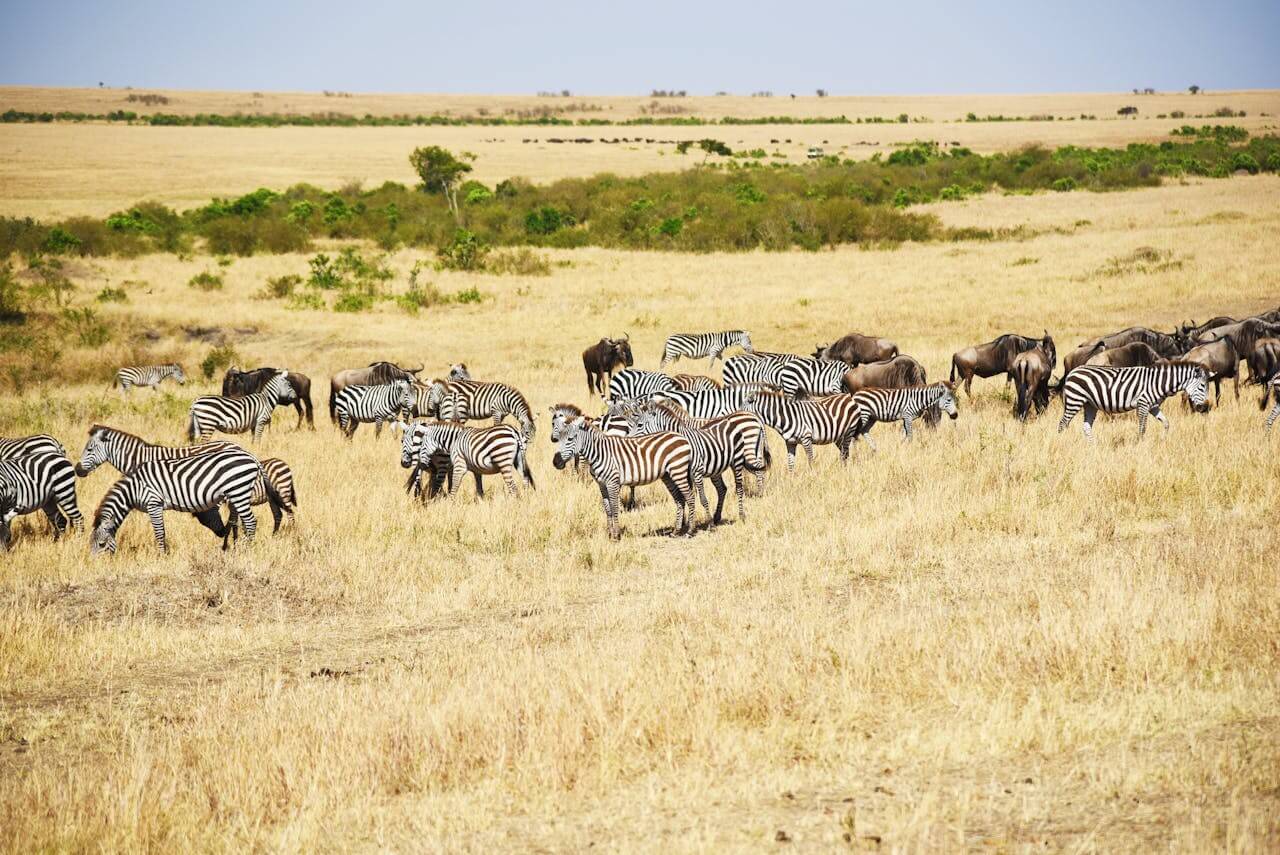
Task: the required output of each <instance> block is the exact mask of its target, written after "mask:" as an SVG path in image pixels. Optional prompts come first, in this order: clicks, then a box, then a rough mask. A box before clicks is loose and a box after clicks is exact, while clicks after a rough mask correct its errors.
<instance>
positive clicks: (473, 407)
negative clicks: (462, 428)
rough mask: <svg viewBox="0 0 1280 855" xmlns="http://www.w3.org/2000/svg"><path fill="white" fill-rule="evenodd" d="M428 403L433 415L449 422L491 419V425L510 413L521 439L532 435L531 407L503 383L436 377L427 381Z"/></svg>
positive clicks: (500, 421)
mask: <svg viewBox="0 0 1280 855" xmlns="http://www.w3.org/2000/svg"><path fill="white" fill-rule="evenodd" d="M428 406H429V407H430V408H431V411H432V414H433V415H435V416H436V417H437V418H439V419H441V420H442V421H449V422H465V421H471V420H474V419H488V418H492V419H493V423H494V424H495V425H500V424H502V420H503V418H505V417H506V416H508V415H510V416H512V417H513V418H515V420H516V421H517V422H519V423H520V429H521V431H522V432H523V433H524V437H525V439H526V440H529V439H532V438H533V433H534V423H533V410H531V409H530V408H529V402H528V401H527V400H525V397H524V395H522V394H520V392H519V390H517V389H515V388H513V387H511V386H508V385H507V384H506V383H484V382H480V381H477V380H453V381H450V382H448V383H445V382H443V381H439V380H437V381H435V382H434V383H432V384H431V391H430V393H429V394H428Z"/></svg>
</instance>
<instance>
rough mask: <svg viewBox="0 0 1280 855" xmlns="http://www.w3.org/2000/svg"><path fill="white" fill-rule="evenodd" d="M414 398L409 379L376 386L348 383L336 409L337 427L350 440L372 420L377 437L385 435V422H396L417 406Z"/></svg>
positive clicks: (337, 402)
mask: <svg viewBox="0 0 1280 855" xmlns="http://www.w3.org/2000/svg"><path fill="white" fill-rule="evenodd" d="M414 403H415V399H414V395H413V391H412V387H411V386H410V385H409V381H408V380H395V381H393V382H391V383H388V384H379V385H377V386H348V387H346V388H345V389H343V390H342V391H341V392H339V393H338V397H337V399H336V400H335V401H334V411H335V412H336V413H337V415H338V427H339V429H341V430H342V433H343V435H344V436H345V437H346V438H347V439H351V437H352V436H353V435H354V434H355V432H356V428H358V427H360V425H361V424H365V423H368V422H372V423H373V435H374V438H375V439H376V438H377V437H379V436H381V435H382V425H383V423H390V422H394V421H395V420H396V419H397V418H398V417H399V415H400V413H401V412H402V411H407V410H409V409H411V408H412V407H413V406H414Z"/></svg>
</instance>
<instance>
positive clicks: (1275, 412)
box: [1262, 374, 1280, 431]
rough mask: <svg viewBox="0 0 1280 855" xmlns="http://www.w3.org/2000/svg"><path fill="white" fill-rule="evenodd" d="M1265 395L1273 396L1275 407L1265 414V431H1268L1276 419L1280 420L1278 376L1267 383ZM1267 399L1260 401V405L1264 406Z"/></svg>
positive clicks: (1279, 385) (1279, 380)
mask: <svg viewBox="0 0 1280 855" xmlns="http://www.w3.org/2000/svg"><path fill="white" fill-rule="evenodd" d="M1267 394H1268V396H1274V398H1275V402H1276V405H1275V406H1274V407H1272V408H1271V412H1269V413H1267V426H1266V428H1265V430H1267V431H1270V430H1271V425H1272V424H1273V423H1274V422H1275V420H1276V419H1277V418H1280V374H1276V375H1275V376H1274V377H1272V378H1271V379H1270V380H1268V381H1267ZM1266 404H1267V399H1266V398H1263V399H1262V405H1263V406H1266Z"/></svg>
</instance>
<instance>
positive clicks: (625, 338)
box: [622, 332, 631, 341]
mask: <svg viewBox="0 0 1280 855" xmlns="http://www.w3.org/2000/svg"><path fill="white" fill-rule="evenodd" d="M622 338H623V340H624V341H631V333H629V332H625V333H623V334H622Z"/></svg>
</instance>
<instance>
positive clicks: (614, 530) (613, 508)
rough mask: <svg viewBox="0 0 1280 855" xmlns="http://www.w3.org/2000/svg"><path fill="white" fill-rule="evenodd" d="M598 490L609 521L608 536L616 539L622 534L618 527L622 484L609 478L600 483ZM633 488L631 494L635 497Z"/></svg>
mask: <svg viewBox="0 0 1280 855" xmlns="http://www.w3.org/2000/svg"><path fill="white" fill-rule="evenodd" d="M600 492H601V494H602V495H603V496H604V515H605V519H607V520H608V523H609V537H610V539H612V540H617V539H618V538H620V537H621V536H622V532H621V531H620V530H619V529H618V499H619V498H620V494H621V492H622V484H621V483H620V482H619V481H617V480H615V479H612V478H611V479H609V481H608V482H607V483H605V484H601V485H600ZM635 494H636V491H635V488H634V487H633V488H632V490H631V496H632V498H633V499H634V498H635Z"/></svg>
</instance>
